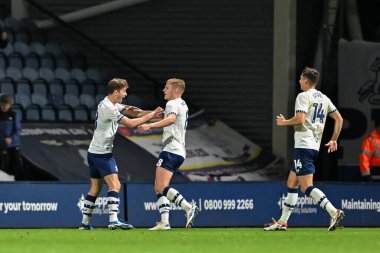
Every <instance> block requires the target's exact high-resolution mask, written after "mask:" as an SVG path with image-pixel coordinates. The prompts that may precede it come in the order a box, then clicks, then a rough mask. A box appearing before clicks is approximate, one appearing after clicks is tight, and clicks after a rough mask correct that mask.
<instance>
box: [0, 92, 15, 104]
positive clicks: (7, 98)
mask: <svg viewBox="0 0 380 253" xmlns="http://www.w3.org/2000/svg"><path fill="white" fill-rule="evenodd" d="M0 103H1V104H11V103H12V96H11V95H9V94H3V95H1V97H0Z"/></svg>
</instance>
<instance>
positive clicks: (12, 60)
mask: <svg viewBox="0 0 380 253" xmlns="http://www.w3.org/2000/svg"><path fill="white" fill-rule="evenodd" d="M8 67H13V68H17V69H22V68H23V67H24V59H23V57H22V55H21V54H20V53H19V52H12V53H10V54H9V55H8Z"/></svg>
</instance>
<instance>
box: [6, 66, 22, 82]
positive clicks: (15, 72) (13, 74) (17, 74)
mask: <svg viewBox="0 0 380 253" xmlns="http://www.w3.org/2000/svg"><path fill="white" fill-rule="evenodd" d="M6 73H7V77H9V78H11V79H12V80H13V81H16V80H18V79H20V78H22V72H21V69H18V68H15V67H8V68H7V72H6Z"/></svg>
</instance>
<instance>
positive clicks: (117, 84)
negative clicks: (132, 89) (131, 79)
mask: <svg viewBox="0 0 380 253" xmlns="http://www.w3.org/2000/svg"><path fill="white" fill-rule="evenodd" d="M125 87H127V88H128V83H127V80H125V79H121V78H114V79H112V80H111V81H109V82H108V84H107V92H108V95H109V94H112V93H113V92H114V91H115V90H121V89H123V88H125Z"/></svg>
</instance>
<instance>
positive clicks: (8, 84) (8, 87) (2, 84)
mask: <svg viewBox="0 0 380 253" xmlns="http://www.w3.org/2000/svg"><path fill="white" fill-rule="evenodd" d="M0 92H1V93H6V94H10V95H14V94H15V93H16V92H15V86H14V83H13V80H12V79H10V78H3V79H1V80H0Z"/></svg>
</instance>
